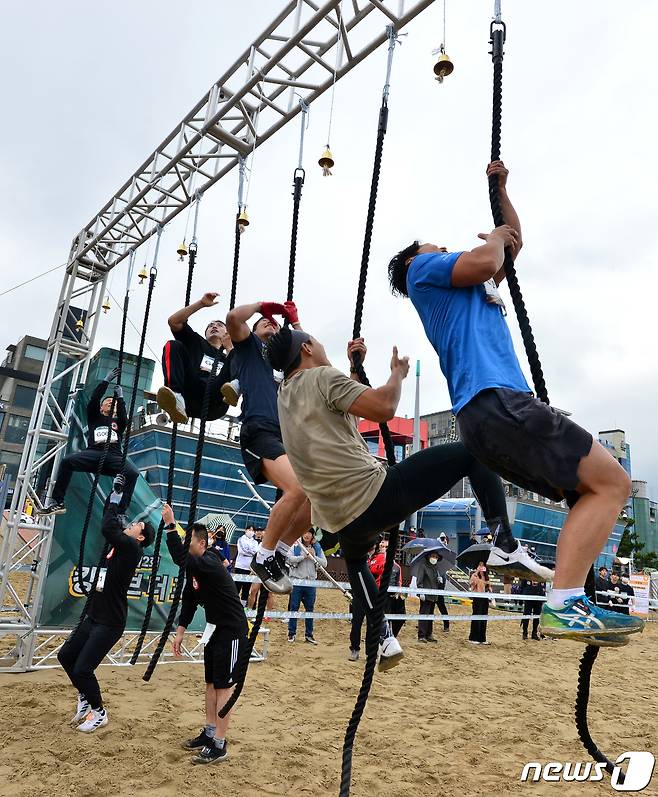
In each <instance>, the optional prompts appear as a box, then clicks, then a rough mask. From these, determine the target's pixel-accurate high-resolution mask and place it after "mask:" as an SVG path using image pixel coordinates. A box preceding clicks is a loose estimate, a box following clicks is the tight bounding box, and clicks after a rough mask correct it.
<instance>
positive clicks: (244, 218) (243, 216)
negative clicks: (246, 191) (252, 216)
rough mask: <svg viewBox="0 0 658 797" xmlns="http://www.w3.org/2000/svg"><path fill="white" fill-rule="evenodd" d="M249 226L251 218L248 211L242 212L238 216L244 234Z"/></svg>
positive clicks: (239, 225)
mask: <svg viewBox="0 0 658 797" xmlns="http://www.w3.org/2000/svg"><path fill="white" fill-rule="evenodd" d="M248 226H249V216H248V215H247V211H246V210H241V211H240V213H239V215H238V227H239V228H240V232H244V231H245V229H246V228H247V227H248Z"/></svg>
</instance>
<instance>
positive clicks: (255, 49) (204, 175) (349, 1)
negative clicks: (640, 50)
mask: <svg viewBox="0 0 658 797" xmlns="http://www.w3.org/2000/svg"><path fill="white" fill-rule="evenodd" d="M432 2H433V0H415V1H414V0H406V2H405V0H328V1H327V2H321V0H318V2H314V0H291V1H290V2H288V3H287V4H286V6H285V8H284V9H283V10H282V11H281V13H280V14H278V16H276V17H275V18H274V20H273V21H272V22H271V23H270V24H269V25H268V26H267V28H266V29H265V30H264V31H263V33H262V34H261V35H260V36H258V38H256V39H255V41H254V42H253V43H252V44H251V45H250V46H249V47H248V48H247V49H246V50H245V51H244V53H243V54H242V55H241V56H240V58H238V59H237V61H236V62H235V63H234V64H233V65H232V66H231V67H230V68H229V69H228V70H227V71H226V72H225V73H224V74H223V75H222V76H221V77H220V78H219V79H218V80H216V81H215V82H214V83H213V84H212V86H211V87H210V89H209V90H208V91H207V92H206V93H205V94H204V96H203V97H202V98H201V100H200V101H199V102H197V103H196V105H195V106H194V107H193V108H192V110H191V111H190V112H189V113H188V114H187V115H186V116H185V117H184V118H183V119H182V120H181V121H180V122H179V124H177V125H176V127H175V128H174V129H173V130H172V131H171V132H170V133H169V135H168V136H167V137H166V138H165V139H164V140H163V141H162V143H161V144H160V145H159V146H158V147H156V149H155V150H154V151H153V152H152V153H151V154H150V155H149V157H148V158H147V159H146V160H145V161H144V162H143V163H142V164H141V165H140V166H139V168H138V169H137V170H136V171H135V172H134V174H133V175H132V176H131V177H130V178H129V179H128V180H127V181H126V182H125V183H124V184H123V185H122V186H121V188H120V189H119V190H118V191H117V192H116V193H115V194H114V195H113V196H112V198H111V199H110V200H109V201H108V202H107V203H106V204H105V206H104V207H103V208H102V209H101V210H100V212H99V213H98V214H97V215H96V216H94V218H93V219H91V221H90V222H89V223H88V224H87V225H86V226H85V227H84V228H83V229H82V230H81V231H80V232H79V233H78V235H76V236H75V238H74V240H73V243H72V246H71V249H70V252H69V257H68V260H67V266H66V272H65V276H64V280H63V283H62V288H61V291H60V295H59V299H58V302H57V310H56V312H55V317H54V319H53V323H52V327H51V331H50V336H49V339H48V348H47V356H46V360H45V362H44V366H43V370H42V372H41V377H40V381H39V387H38V391H37V400H36V402H35V406H34V410H33V412H32V417H31V420H30V425H29V430H28V433H27V440H26V444H25V448H24V450H23V454H22V457H21V463H20V465H19V472H18V476H17V480H16V486H15V490H14V496H13V500H12V505H11V509H10V512H9V522H8V526H7V528H6V530H5V534H4V538H3V541H2V549H1V557H0V639H2V638H3V637H4V636H6V635H8V634H13V635H14V636H16V638H17V643H16V646H15V648H14V649H13V651H12V653H11V655H10V657H9V659H10V661H8V660H7V658H6V657H5V659H3V660H1V662H0V671H2V670H3V669H10V670H12V671H23V670H27V669H30V668H31V667H32V666H34V661H35V659H34V657H35V654H36V651H37V635H38V634H41V629H39V614H40V609H41V604H42V598H43V588H44V584H45V581H46V572H47V567H48V562H49V558H50V550H51V544H52V530H53V525H54V519H53V518H52V517H51V518H43V519H41V521H40V522H39V524H37V525H31V526H30V529H31V530H35V531H38V532H39V535H38V537H37V538H36V539H35V540H34V541H33V543H32V544H31V545H29V546H26V545H22V544H21V541H20V538H19V535H18V529H19V526H20V522H21V510H22V507H23V506H24V505H25V501H26V499H27V498H30V500H32V501H33V502H34V503H35V505H36V506H37V507H38V506H40V504H41V502H40V500H39V496H38V495H37V493H36V488H35V484H36V481H37V479H38V476H39V473H40V471H41V469H42V468H43V467H44V466H46V465H48V466H50V464H51V463H52V466H53V472H55V470H56V468H57V466H58V464H59V462H60V459H61V457H62V455H63V453H64V449H65V448H66V443H67V439H68V425H69V418H70V416H71V412H72V407H73V399H74V393H71V394H69V395H68V396H67V398H66V400H62V398H61V397H60V396H59V395H58V394H57V388H58V387H59V386H60V385H61V380H62V379H63V378H64V377H66V376H68V375H70V377H71V379H72V384H73V388H74V390H75V388H76V387H77V386H78V385H82V384H84V382H85V380H86V376H87V370H88V366H89V359H90V356H91V353H92V347H93V344H94V340H95V336H96V330H97V327H98V321H99V313H100V310H101V307H102V304H101V303H102V299H103V294H104V292H105V285H106V281H107V276H108V274H109V272H110V271H111V269H112V268H114V267H115V266H116V265H118V264H119V263H120V262H121V261H122V260H124V259H125V258H126V257H130V256H131V255H134V253H135V251H136V249H137V248H138V247H139V246H140V245H141V244H142V243H144V242H145V241H147V240H148V239H149V238H150V237H151V236H152V235H154V234H156V233H158V232H159V231H161V230H162V227H163V226H164V225H165V224H167V223H168V222H169V221H171V220H172V219H173V218H174V217H175V216H177V215H178V214H179V213H180V212H181V211H183V210H185V208H187V207H188V206H189V205H190V203H191V202H193V201H195V200H198V199H199V197H200V196H201V195H202V194H203V193H204V192H205V191H207V190H208V188H210V187H211V186H212V185H214V184H215V183H216V182H217V181H218V180H220V179H221V178H222V177H223V176H224V175H226V174H227V173H228V172H229V171H231V170H232V169H233V168H234V167H235V166H236V165H238V164H240V163H245V161H246V159H247V157H248V156H249V154H250V153H253V152H254V151H255V149H256V148H257V147H259V146H260V145H261V144H263V143H264V142H266V141H267V140H268V139H270V138H271V137H272V136H273V135H274V134H275V133H276V132H278V131H279V130H280V129H281V128H282V127H284V126H285V125H286V124H287V123H288V122H289V121H290V120H292V119H294V118H295V117H296V115H297V114H298V113H299V112H300V110H301V108H302V107H304V106H308V105H310V104H311V103H312V102H313V101H314V100H315V99H317V98H318V97H319V96H321V95H322V94H323V93H324V92H325V91H326V90H327V89H329V88H331V87H332V85H333V84H334V83H335V82H336V81H338V80H340V79H341V78H342V77H344V76H345V75H346V74H347V73H348V72H350V71H351V70H352V69H353V68H354V67H355V66H357V65H358V64H359V63H360V62H361V61H363V60H364V59H365V58H367V57H368V56H369V55H370V54H371V53H372V52H374V50H375V49H376V48H377V47H378V46H379V45H381V44H382V43H383V42H385V41H386V40H387V39H388V31H387V28H390V27H391V26H393V28H394V29H395V30H396V31H398V30H400V29H401V28H403V27H404V26H405V25H406V24H407V23H409V22H410V21H411V20H412V19H414V17H416V16H417V15H418V14H420V13H421V12H422V11H424V10H425V9H426V8H427V7H428V6H429V5H431V4H432ZM297 100H299V101H297ZM72 306H75V307H78V308H80V309H82V321H83V327H84V329H83V330H82V332H81V333H80V332H79V330H78V329H76V328H75V322H76V318H72V316H71V307H72ZM62 355H65V356H66V357H67V358H69V359H68V362H67V364H66V365H65V366H64V367H62V365H61V356H62ZM50 489H52V487H51V488H50ZM26 563H27V564H29V565H30V568H29V569H30V572H29V584H28V587H27V589H26V591H25V594H24V595H23V594H19V590H17V589H16V587H15V585H14V584H13V583H12V580H11V575H12V574H13V573H16V572H17V571H20V570H22V569H24V567H25V564H26ZM5 664H7V666H4V665H5Z"/></svg>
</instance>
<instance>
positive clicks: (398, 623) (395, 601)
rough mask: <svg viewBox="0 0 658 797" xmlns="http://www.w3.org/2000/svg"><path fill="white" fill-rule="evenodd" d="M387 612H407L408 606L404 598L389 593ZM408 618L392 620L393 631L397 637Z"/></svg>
mask: <svg viewBox="0 0 658 797" xmlns="http://www.w3.org/2000/svg"><path fill="white" fill-rule="evenodd" d="M386 613H387V614H406V613H407V607H406V604H405V600H404V598H396V597H395V595H393V594H389V596H388V608H387V609H386ZM406 622H407V621H406V620H391V631H392V632H393V636H394V637H396V636H397V635H398V634H399V633H400V631H401V630H402V626H403V625H404V624H405V623H406Z"/></svg>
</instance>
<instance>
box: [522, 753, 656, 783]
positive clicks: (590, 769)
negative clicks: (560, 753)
mask: <svg viewBox="0 0 658 797" xmlns="http://www.w3.org/2000/svg"><path fill="white" fill-rule="evenodd" d="M624 765H625V766H624ZM655 765H656V759H655V758H654V756H653V754H652V753H649V752H647V751H646V750H636V751H634V752H627V753H622V754H621V755H620V756H619V757H618V758H617V760H616V761H615V766H614V769H613V770H612V774H611V776H610V785H611V786H612V788H613V789H614V790H615V791H629V792H633V791H634V792H638V791H642V790H643V789H645V788H646V787H647V786H648V785H649V783H650V782H651V776H652V775H653V770H654V767H655ZM604 773H605V764H602V763H600V762H596V763H594V762H592V761H588V762H587V763H583V762H582V761H581V762H576V763H574V762H567V763H565V764H563V763H562V762H560V761H549V762H548V763H546V764H540V763H539V762H538V761H532V762H530V763H528V764H526V765H525V766H524V767H523V771H522V772H521V782H522V783H525V782H527V781H530V782H532V783H537V782H538V781H540V780H542V781H544V782H545V783H561V782H565V783H569V782H574V781H575V782H577V783H582V782H584V781H591V782H592V783H596V782H597V781H600V780H603V777H604Z"/></svg>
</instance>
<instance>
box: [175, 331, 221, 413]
mask: <svg viewBox="0 0 658 797" xmlns="http://www.w3.org/2000/svg"><path fill="white" fill-rule="evenodd" d="M162 372H163V374H164V380H165V385H166V386H167V387H169V388H171V389H172V390H173V391H174V393H180V394H181V395H182V396H183V398H184V399H185V409H186V410H187V414H188V416H189V417H190V418H198V417H199V416H200V415H201V407H202V405H203V395H204V393H205V390H206V384H207V380H208V378H209V374H204V373H203V372H202V371H200V370H199V367H198V363H193V362H192V360H191V359H190V354H189V352H188V350H187V349H186V348H185V346H184V345H183V344H182V343H181V342H180V341H178V340H168V341H167V342H166V343H165V345H164V349H163V350H162ZM230 379H231V357H230V355H229V357H228V358H227V360H226V362H225V363H223V364H222V367H221V370H220V371H219V375H218V376H216V377H215V383H214V385H213V386H212V388H211V390H212V392H211V394H210V406H209V408H208V420H209V421H215V420H217V418H221V417H222V415H226V412H227V411H228V405H227V404H226V402H225V401H224V399H223V398H222V394H221V392H220V390H221V387H222V385H223V384H224V383H225V382H229V381H230Z"/></svg>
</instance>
